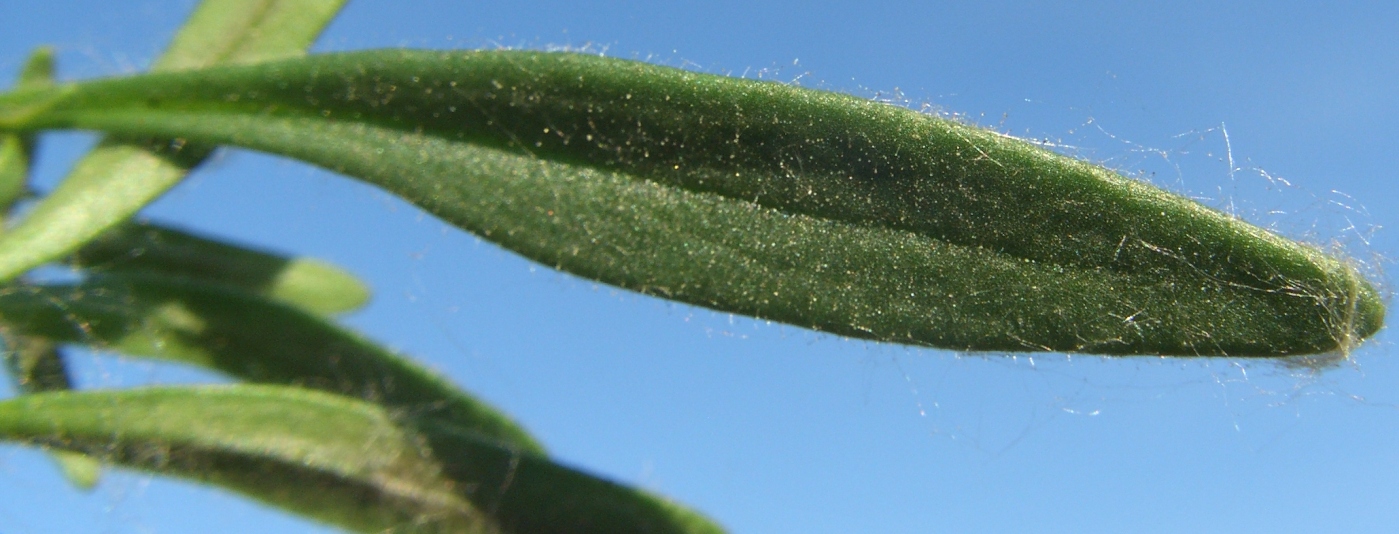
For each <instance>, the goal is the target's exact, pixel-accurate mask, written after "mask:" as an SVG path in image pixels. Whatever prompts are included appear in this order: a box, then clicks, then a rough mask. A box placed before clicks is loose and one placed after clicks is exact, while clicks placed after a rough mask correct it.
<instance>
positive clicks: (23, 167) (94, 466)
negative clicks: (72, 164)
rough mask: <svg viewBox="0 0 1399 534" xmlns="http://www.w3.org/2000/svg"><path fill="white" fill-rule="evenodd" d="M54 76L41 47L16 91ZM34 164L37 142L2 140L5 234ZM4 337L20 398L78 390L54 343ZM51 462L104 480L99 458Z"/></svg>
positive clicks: (76, 477) (69, 456)
mask: <svg viewBox="0 0 1399 534" xmlns="http://www.w3.org/2000/svg"><path fill="white" fill-rule="evenodd" d="M53 70H54V69H53V49H51V48H48V47H40V48H39V49H37V50H35V51H34V53H33V54H30V56H29V60H28V61H26V62H25V64H24V67H23V68H22V69H21V70H20V74H19V80H18V83H16V84H15V85H16V87H18V88H21V89H26V88H30V89H32V88H37V87H47V86H50V85H53ZM33 160H34V139H33V137H32V136H29V135H23V136H21V135H13V134H5V135H0V232H3V231H4V225H5V220H6V219H8V217H6V215H8V214H7V213H6V212H8V211H9V210H10V208H11V207H12V206H13V205H14V204H15V203H16V202H18V201H19V200H20V199H21V198H22V197H23V196H24V195H25V193H26V192H28V188H29V172H30V166H31V164H32V162H33ZM0 337H3V338H4V339H3V341H4V359H5V364H6V367H7V368H8V370H9V373H10V376H11V377H12V378H13V379H14V381H15V387H16V389H18V390H19V392H20V393H35V392H40V391H57V390H64V389H71V388H72V383H71V381H70V380H69V378H68V370H67V369H66V368H65V367H64V364H63V356H62V355H61V354H59V351H58V347H57V346H55V345H54V344H53V343H50V342H48V341H47V340H43V339H36V338H29V337H25V336H20V335H14V334H10V333H9V332H6V331H5V329H4V327H3V326H0ZM51 456H52V458H53V460H54V462H55V463H56V464H58V467H59V469H61V470H62V471H63V476H64V478H66V479H68V481H69V482H71V483H72V484H73V485H74V486H77V487H78V488H80V489H91V488H92V487H93V486H96V485H97V481H98V479H100V478H101V476H102V465H101V464H100V463H99V462H98V461H97V460H95V459H93V458H90V457H87V456H84V455H82V454H79V453H74V452H68V451H55V452H53V453H52V454H51Z"/></svg>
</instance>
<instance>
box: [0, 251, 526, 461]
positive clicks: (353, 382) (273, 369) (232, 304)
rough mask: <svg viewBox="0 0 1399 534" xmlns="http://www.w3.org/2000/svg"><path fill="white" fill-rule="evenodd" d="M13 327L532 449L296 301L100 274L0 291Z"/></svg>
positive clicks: (493, 417)
mask: <svg viewBox="0 0 1399 534" xmlns="http://www.w3.org/2000/svg"><path fill="white" fill-rule="evenodd" d="M0 324H5V325H7V328H8V329H9V330H10V331H11V332H13V333H15V334H22V335H26V336H31V337H37V338H43V339H50V340H54V341H58V342H63V343H76V344H83V345H88V346H91V347H94V348H97V349H99V350H115V351H119V352H122V353H126V354H131V355H136V356H145V357H152V358H161V359H167V360H173V361H179V362H185V363H190V364H195V365H200V366H204V367H208V368H211V369H214V370H217V371H220V372H223V373H226V374H229V375H232V376H235V377H237V378H240V379H243V380H248V381H252V382H270V383H276V384H287V385H296V386H302V387H308V388H315V389H322V390H327V391H331V392H335V393H339V394H343V395H351V396H355V397H359V398H363V399H366V400H370V401H374V402H378V403H381V404H383V405H385V406H387V407H389V408H391V409H393V410H395V411H396V412H398V413H401V414H402V415H404V416H405V417H415V418H431V419H437V420H442V421H446V422H447V423H450V424H453V425H455V426H457V427H459V428H462V429H465V430H469V431H472V432H476V433H478V434H479V435H481V436H483V437H484V438H486V439H494V440H498V441H500V442H502V443H506V444H509V445H510V446H512V447H515V448H519V449H521V450H523V451H528V452H532V453H542V450H543V449H542V448H541V447H540V446H539V444H538V443H537V442H536V441H535V440H534V439H533V438H532V437H530V435H529V434H528V433H527V432H526V431H525V430H523V429H522V428H520V427H519V426H518V425H516V424H515V423H514V422H513V421H511V420H510V419H509V418H508V417H506V416H505V415H502V414H500V413H499V412H497V411H496V410H495V409H493V408H491V407H489V406H487V405H486V404H485V403H483V402H481V401H479V400H476V399H475V398H473V397H472V396H471V395H469V394H467V393H465V392H463V391H461V390H460V389H458V388H456V387H454V386H453V385H451V384H450V383H449V382H447V381H446V380H445V379H443V378H441V377H439V376H437V375H436V374H434V373H432V372H430V371H428V370H426V369H423V368H422V367H420V366H418V365H417V364H414V363H413V362H411V361H409V360H407V359H405V358H402V357H399V356H397V355H395V354H393V353H391V352H389V351H388V350H385V349H384V348H382V347H379V346H378V345H376V344H374V343H373V342H370V341H368V340H366V339H364V338H362V337H360V336H358V335H355V334H353V333H351V332H348V331H346V330H344V329H341V328H339V327H337V326H335V325H334V324H331V323H330V322H328V321H326V320H325V319H323V318H320V317H317V316H315V315H312V314H310V313H307V312H305V311H303V310H301V309H299V308H296V307H292V306H288V305H284V304H279V303H277V302H273V301H270V300H267V299H264V298H260V297H258V296H256V295H253V294H249V293H245V292H242V291H239V290H236V289H235V288H231V287H228V286H221V285H210V284H204V283H201V282H200V281H199V280H194V279H186V278H177V277H167V276H149V275H147V276H137V275H126V276H101V277H92V278H89V279H88V280H87V281H85V282H83V283H82V284H79V285H73V286H19V287H11V288H9V289H7V290H5V291H3V292H0Z"/></svg>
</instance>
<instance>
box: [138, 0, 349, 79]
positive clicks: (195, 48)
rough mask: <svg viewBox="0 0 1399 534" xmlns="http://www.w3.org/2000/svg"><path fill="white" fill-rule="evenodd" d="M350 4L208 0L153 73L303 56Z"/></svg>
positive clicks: (334, 1)
mask: <svg viewBox="0 0 1399 534" xmlns="http://www.w3.org/2000/svg"><path fill="white" fill-rule="evenodd" d="M346 1H348V0H205V1H204V2H202V3H200V4H199V7H198V8H196V9H195V10H194V14H192V15H190V17H189V20H188V21H186V22H185V25H184V26H182V27H180V32H179V33H178V34H176V35H175V39H174V40H173V41H172V42H171V43H170V48H169V49H168V50H166V51H165V54H163V55H161V56H160V58H159V59H157V60H156V61H155V64H154V65H151V70H154V71H168V70H180V69H194V68H199V67H207V66H210V65H218V64H238V63H257V62H260V61H268V60H273V59H282V58H287V57H295V56H299V55H302V54H304V53H305V52H306V49H307V48H310V46H311V44H312V43H314V42H316V36H318V35H320V33H321V30H322V29H323V28H325V26H326V24H329V23H330V20H331V19H333V18H335V15H336V14H337V13H339V12H340V8H342V7H344V6H345V2H346Z"/></svg>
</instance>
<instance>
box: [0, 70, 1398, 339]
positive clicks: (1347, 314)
mask: <svg viewBox="0 0 1399 534" xmlns="http://www.w3.org/2000/svg"><path fill="white" fill-rule="evenodd" d="M6 110H8V112H7V111H6ZM5 123H8V124H9V126H10V127H12V128H21V129H26V130H28V129H44V128H86V129H95V130H102V131H109V132H116V133H121V134H125V135H160V136H170V137H180V138H187V139H189V140H190V141H191V142H197V143H202V144H206V145H215V144H232V145H238V146H243V147H248V148H253V149H256V150H263V151H267V152H271V153H275V154H281V155H285V156H289V157H293V158H297V159H302V160H305V161H308V162H311V163H314V164H317V165H321V166H323V167H326V168H329V169H332V170H335V171H338V172H343V173H345V174H348V175H350V176H354V177H357V178H360V179H363V180H365V181H368V182H370V183H374V184H377V185H379V186H381V187H383V188H385V189H387V190H389V191H391V192H393V193H396V194H398V195H400V196H402V197H404V198H406V199H408V200H410V201H412V202H414V203H416V204H418V205H419V206H421V207H423V208H424V209H426V210H428V211H429V212H431V213H434V214H436V215H438V216H440V217H442V218H444V219H446V220H447V221H450V222H452V223H454V224H456V225H457V226H459V227H461V228H464V229H467V230H470V231H472V232H475V233H477V234H479V235H481V236H483V237H485V238H487V239H490V240H493V241H495V242H497V243H500V244H501V245H503V246H505V247H507V248H509V249H512V250H515V251H517V252H519V253H521V254H523V255H525V256H527V257H530V258H533V259H535V260H537V261H539V262H542V263H544V264H546V265H551V266H555V267H557V268H560V269H563V270H566V271H569V272H572V273H575V274H579V275H581V276H585V277H588V278H593V279H596V280H600V281H603V282H607V283H611V284H616V285H618V286H621V287H625V288H630V289H634V290H637V291H641V292H645V293H650V294H654V295H659V296H663V297H666V298H671V299H675V300H680V301H684V302H689V303H693V304H698V305H702V306H708V307H711V308H715V309H718V310H723V311H729V312H736V313H742V314H747V315H754V316H758V317H762V318H767V319H773V320H779V321H783V322H788V323H793V324H797V325H801V326H806V327H810V328H814V329H818V330H823V331H829V332H835V333H838V334H843V335H850V336H856V337H862V338H870V339H876V340H882V341H896V342H901V343H913V344H924V345H932V346H937V347H944V348H950V349H957V350H992V351H1027V350H1031V351H1033V350H1046V351H1068V352H1090V353H1100V354H1164V355H1178V356H1199V355H1229V356H1284V355H1293V354H1305V353H1316V352H1326V351H1335V350H1339V351H1346V350H1349V349H1350V348H1351V347H1353V346H1354V345H1356V344H1358V343H1359V342H1360V341H1361V340H1362V339H1363V338H1365V337H1368V336H1369V335H1371V334H1373V333H1374V332H1375V331H1377V330H1378V329H1379V327H1380V326H1381V325H1382V324H1383V318H1384V305H1383V303H1382V302H1381V299H1380V297H1379V294H1378V293H1377V292H1376V291H1375V289H1374V288H1373V287H1372V286H1371V285H1370V284H1369V283H1368V282H1367V281H1366V280H1365V279H1364V278H1363V277H1362V276H1361V275H1360V274H1359V273H1357V272H1356V270H1355V269H1354V268H1353V267H1352V266H1350V265H1348V264H1346V263H1344V262H1342V261H1340V260H1337V259H1336V258H1333V257H1330V256H1328V255H1327V254H1325V253H1323V252H1322V251H1320V250H1318V249H1316V248H1314V247H1311V246H1307V245H1303V244H1299V243H1296V242H1293V241H1289V240H1287V239H1285V238H1282V237H1279V236H1277V235H1275V234H1271V233H1269V232H1267V231H1266V230H1263V229H1260V228H1257V227H1255V226H1251V225H1249V224H1247V223H1245V222H1242V221H1240V220H1238V219H1236V218H1233V217H1231V216H1228V215H1225V214H1223V213H1220V212H1217V211H1215V210H1211V209H1209V208H1207V207H1205V206H1203V205H1201V204H1199V203H1197V202H1195V201H1192V200H1190V199H1187V198H1184V197H1181V196H1179V195H1175V194H1172V193H1169V192H1166V191H1163V190H1160V189H1157V188H1154V187H1152V186H1150V185H1148V184H1145V183H1142V182H1137V181H1133V180H1129V179H1127V178H1124V177H1122V176H1120V175H1117V174H1115V173H1113V172H1112V171H1110V170H1107V169H1104V168H1102V167H1098V166H1094V165H1091V164H1088V163H1086V162H1083V161H1079V160H1075V159H1071V158H1068V157H1065V156H1062V155H1058V154H1055V153H1052V152H1049V151H1047V150H1044V149H1042V148H1040V147H1037V146H1034V145H1031V144H1030V143H1026V142H1024V141H1021V140H1018V139H1014V138H1011V137H1009V136H1005V135H1001V134H999V133H997V132H993V131H988V130H983V129H980V128H976V127H972V126H967V125H963V124H960V123H956V122H953V121H949V120H946V119H942V118H939V117H934V116H929V115H925V114H921V113H917V112H914V111H911V110H908V109H905V108H901V107H896V106H890V105H886V104H882V103H878V102H871V101H867V100H863V99H858V98H854V97H850V96H846V95H839V94H834V93H827V92H822V91H814V90H810V89H803V88H800V87H792V86H787V85H781V84H776V83H770V82H759V81H752V80H743V79H733V78H725V77H720V76H712V75H706V74H697V73H692V72H686V71H682V70H678V69H672V68H666V67H658V66H652V65H647V64H643V63H639V62H634V61H625V60H618V59H610V58H603V57H597V56H590V55H580V54H566V53H540V52H526V51H466V52H463V51H451V52H436V51H411V50H386V51H366V52H353V53H345V54H327V55H323V56H314V57H309V58H304V59H296V60H288V61H282V62H274V63H264V64H258V65H252V66H242V67H219V68H212V69H207V70H200V71H184V72H180V73H168V74H152V75H145V76H136V77H128V78H124V79H112V80H98V81H93V82H87V83H83V84H76V85H70V86H66V87H64V88H61V89H55V90H51V91H47V92H29V93H18V94H14V95H11V96H8V97H4V98H3V99H0V125H3V124H5Z"/></svg>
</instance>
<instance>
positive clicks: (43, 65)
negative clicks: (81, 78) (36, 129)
mask: <svg viewBox="0 0 1399 534" xmlns="http://www.w3.org/2000/svg"><path fill="white" fill-rule="evenodd" d="M50 85H53V49H52V48H49V47H46V46H45V47H39V48H38V49H36V50H35V51H34V53H32V54H30V55H29V59H28V60H27V61H25V62H24V67H23V68H21V69H20V72H19V80H18V81H17V83H15V88H17V89H35V88H40V87H47V86H50ZM33 159H34V140H33V138H32V137H31V136H28V135H15V134H0V220H3V219H4V218H5V217H4V215H5V212H7V211H9V209H10V207H11V206H13V205H14V203H15V202H17V201H19V199H20V198H21V197H23V196H24V193H25V192H26V191H27V189H28V186H29V166H30V162H31V161H32V160H33ZM3 231H4V225H3V224H0V232H3Z"/></svg>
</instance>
